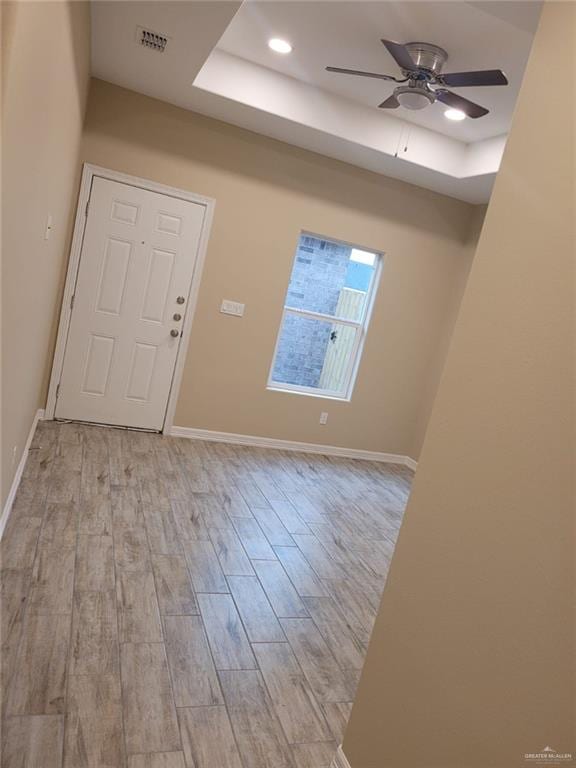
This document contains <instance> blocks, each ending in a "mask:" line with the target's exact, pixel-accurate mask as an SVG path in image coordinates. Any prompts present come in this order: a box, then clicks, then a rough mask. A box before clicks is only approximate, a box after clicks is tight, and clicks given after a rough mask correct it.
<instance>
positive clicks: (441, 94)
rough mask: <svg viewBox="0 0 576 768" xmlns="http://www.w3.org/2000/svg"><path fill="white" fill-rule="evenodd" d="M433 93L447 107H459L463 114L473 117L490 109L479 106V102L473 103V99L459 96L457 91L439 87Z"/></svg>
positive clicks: (484, 113)
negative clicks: (453, 91)
mask: <svg viewBox="0 0 576 768" xmlns="http://www.w3.org/2000/svg"><path fill="white" fill-rule="evenodd" d="M435 93H436V98H437V99H438V101H441V102H442V103H443V104H446V106H447V107H452V109H459V110H461V111H462V112H464V114H466V115H468V117H472V118H474V119H475V118H477V117H484V115H487V114H488V112H489V111H490V110H489V109H486V108H485V107H481V106H480V105H479V104H475V103H474V102H473V101H469V100H468V99H465V98H464V97H463V96H459V95H458V94H457V93H452V91H445V90H444V89H442V88H440V89H439V90H437V91H435Z"/></svg>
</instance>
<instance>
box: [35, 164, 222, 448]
mask: <svg viewBox="0 0 576 768" xmlns="http://www.w3.org/2000/svg"><path fill="white" fill-rule="evenodd" d="M95 176H97V177H99V178H103V179H107V180H109V181H118V182H120V183H122V184H129V185H130V186H132V187H140V188H141V189H146V190H148V191H150V192H158V193H160V194H161V195H169V196H170V197H177V198H179V199H180V200H187V201H188V202H191V203H196V204H197V205H202V206H204V208H205V212H204V220H203V222H202V231H201V233H200V239H199V241H198V249H197V252H196V262H195V264H194V271H193V273H192V280H191V282H190V292H189V294H188V304H187V310H186V314H185V316H184V324H183V326H182V337H181V341H180V344H179V346H178V353H177V355H176V363H175V366H174V374H173V376H172V384H171V386H170V393H169V395H168V403H167V406H166V414H165V416H164V425H163V427H162V433H163V434H170V430H171V428H172V425H173V422H174V412H175V410H176V402H177V400H178V394H179V392H180V384H181V382H182V374H183V373H184V362H185V360H186V355H187V352H188V345H189V341H190V332H191V329H192V321H193V319H194V314H195V312H196V304H197V301H198V292H199V289H200V281H201V279H202V271H203V268H204V262H205V260H206V250H207V248H208V240H209V237H210V230H211V227H212V220H213V217H214V208H215V205H216V201H215V200H214V199H213V198H211V197H205V196H204V195H197V194H195V193H193V192H188V191H187V190H184V189H178V188H176V187H170V186H167V185H166V184H160V183H159V182H156V181H151V180H150V179H142V178H140V177H138V176H130V175H128V174H127V173H122V172H121V171H113V170H111V169H110V168H101V167H100V166H98V165H92V164H91V163H84V164H83V166H82V180H81V182H80V191H79V194H78V204H77V208H76V217H75V220H74V233H73V235H72V244H71V246H70V258H69V260H68V268H67V272H66V282H65V284H64V295H63V297H62V306H61V309H60V321H59V323H58V335H57V337H56V348H55V350H54V357H53V361H52V373H51V375H50V385H49V388H48V397H47V400H46V410H45V415H44V418H45V419H47V420H52V419H54V414H55V412H56V399H57V398H56V393H57V389H58V385H59V383H60V379H61V378H62V369H63V367H64V355H65V353H66V344H67V341H68V332H69V330H70V321H71V317H72V297H73V296H74V292H75V289H76V281H77V279H78V270H79V269H80V257H81V254H82V245H83V243H84V232H85V229H86V223H87V221H88V203H89V200H90V191H91V189H92V180H93V179H94V177H95Z"/></svg>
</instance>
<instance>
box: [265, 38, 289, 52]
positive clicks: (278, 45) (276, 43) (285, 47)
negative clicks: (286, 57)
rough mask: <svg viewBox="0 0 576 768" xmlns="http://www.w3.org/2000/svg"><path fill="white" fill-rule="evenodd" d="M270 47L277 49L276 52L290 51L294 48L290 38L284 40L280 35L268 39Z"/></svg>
mask: <svg viewBox="0 0 576 768" xmlns="http://www.w3.org/2000/svg"><path fill="white" fill-rule="evenodd" d="M268 48H271V49H272V50H273V51H276V53H290V52H291V50H292V46H291V45H290V43H289V42H288V40H282V38H280V37H273V38H272V39H271V40H268Z"/></svg>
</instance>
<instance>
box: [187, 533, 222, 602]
mask: <svg viewBox="0 0 576 768" xmlns="http://www.w3.org/2000/svg"><path fill="white" fill-rule="evenodd" d="M184 554H185V556H186V563H187V565H188V570H189V572H190V576H191V577H192V584H193V585H194V590H195V591H196V593H201V592H210V593H215V592H228V591H229V590H228V583H227V582H226V578H225V576H224V574H223V573H222V568H221V567H220V562H219V560H218V558H217V557H216V552H215V551H214V547H213V546H212V542H210V541H186V542H184Z"/></svg>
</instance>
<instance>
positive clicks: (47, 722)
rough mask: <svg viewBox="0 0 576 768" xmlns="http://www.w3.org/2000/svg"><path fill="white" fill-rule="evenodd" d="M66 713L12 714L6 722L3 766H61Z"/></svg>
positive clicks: (58, 767) (22, 767) (21, 767)
mask: <svg viewBox="0 0 576 768" xmlns="http://www.w3.org/2000/svg"><path fill="white" fill-rule="evenodd" d="M63 741H64V716H63V715H25V716H22V717H9V718H7V719H6V720H4V722H3V724H2V768H60V766H61V765H62V748H63Z"/></svg>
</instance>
